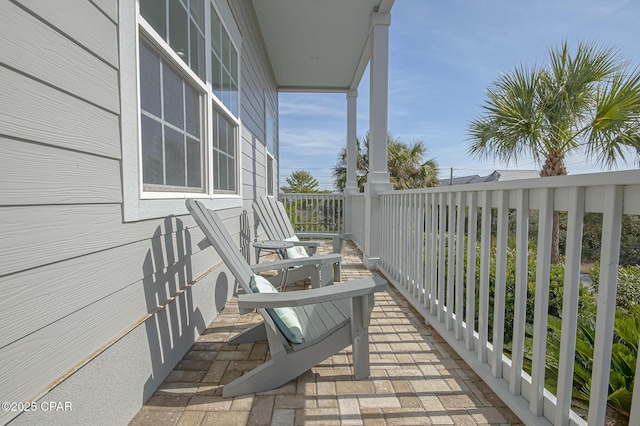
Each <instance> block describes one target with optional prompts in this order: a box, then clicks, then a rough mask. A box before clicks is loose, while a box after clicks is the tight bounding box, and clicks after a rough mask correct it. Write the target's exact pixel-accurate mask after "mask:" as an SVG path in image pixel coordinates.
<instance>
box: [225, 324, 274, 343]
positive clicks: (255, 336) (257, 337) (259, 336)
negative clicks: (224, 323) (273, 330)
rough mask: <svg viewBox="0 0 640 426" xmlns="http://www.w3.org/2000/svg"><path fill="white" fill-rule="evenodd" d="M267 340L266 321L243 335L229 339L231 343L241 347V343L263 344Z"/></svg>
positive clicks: (243, 332)
mask: <svg viewBox="0 0 640 426" xmlns="http://www.w3.org/2000/svg"><path fill="white" fill-rule="evenodd" d="M263 340H267V329H266V326H265V324H264V321H262V322H259V323H258V324H254V325H252V326H251V327H249V328H247V329H246V330H244V331H242V332H241V333H239V334H237V335H235V336H234V337H232V338H231V339H229V343H230V344H232V345H239V344H241V343H252V342H262V341H263Z"/></svg>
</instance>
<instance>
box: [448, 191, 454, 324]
mask: <svg viewBox="0 0 640 426" xmlns="http://www.w3.org/2000/svg"><path fill="white" fill-rule="evenodd" d="M448 204H449V215H448V216H449V218H448V220H447V236H448V237H447V250H448V251H447V303H446V307H447V315H446V316H445V320H446V325H447V330H451V329H452V328H453V321H452V320H453V292H454V286H455V281H454V280H455V273H456V272H455V232H456V202H455V194H454V193H453V192H450V193H449V202H448Z"/></svg>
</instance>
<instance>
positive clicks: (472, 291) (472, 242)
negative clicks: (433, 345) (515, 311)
mask: <svg viewBox="0 0 640 426" xmlns="http://www.w3.org/2000/svg"><path fill="white" fill-rule="evenodd" d="M468 198H469V202H468V204H469V208H468V212H469V214H468V226H467V236H468V237H467V295H466V297H467V306H466V324H467V328H466V334H465V341H466V348H467V350H468V351H472V350H473V341H474V333H473V331H474V328H475V316H476V313H475V307H476V232H477V230H478V197H477V194H476V193H475V192H471V193H469V195H468Z"/></svg>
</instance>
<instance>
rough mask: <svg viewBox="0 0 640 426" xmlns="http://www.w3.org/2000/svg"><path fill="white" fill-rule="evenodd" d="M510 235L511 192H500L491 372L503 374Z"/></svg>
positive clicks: (498, 374)
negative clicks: (508, 242)
mask: <svg viewBox="0 0 640 426" xmlns="http://www.w3.org/2000/svg"><path fill="white" fill-rule="evenodd" d="M508 236H509V193H508V192H507V191H506V190H502V191H499V192H498V233H497V237H496V240H497V241H496V277H495V280H496V281H495V282H496V288H495V296H494V304H493V342H492V343H493V363H492V365H491V373H492V374H493V377H495V378H498V379H499V378H501V377H503V376H502V353H503V348H504V318H505V314H504V308H505V294H506V287H507V238H508Z"/></svg>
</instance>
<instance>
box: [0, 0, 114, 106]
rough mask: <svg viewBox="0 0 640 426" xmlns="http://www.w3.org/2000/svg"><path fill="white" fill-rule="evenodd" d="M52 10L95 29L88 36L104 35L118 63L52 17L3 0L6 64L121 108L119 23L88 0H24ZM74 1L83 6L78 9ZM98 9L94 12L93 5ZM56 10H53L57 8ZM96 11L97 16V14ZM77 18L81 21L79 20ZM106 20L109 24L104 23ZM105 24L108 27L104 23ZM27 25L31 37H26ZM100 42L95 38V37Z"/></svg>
mask: <svg viewBox="0 0 640 426" xmlns="http://www.w3.org/2000/svg"><path fill="white" fill-rule="evenodd" d="M25 3H26V6H28V5H34V6H37V7H38V9H41V10H39V12H40V13H49V14H50V15H47V17H49V16H50V17H52V18H54V20H55V23H56V24H60V25H61V26H62V28H63V29H64V28H66V29H68V30H70V29H71V28H73V29H74V30H75V31H76V32H83V33H87V34H91V37H90V38H89V40H100V43H99V44H97V45H96V46H95V48H96V49H99V51H105V52H110V54H109V56H112V57H113V58H110V59H111V60H112V61H113V60H115V62H112V64H113V65H109V64H107V63H105V62H104V61H103V60H101V59H100V58H98V57H97V56H95V55H94V54H93V53H92V52H89V51H87V50H85V49H84V48H83V47H82V46H80V45H78V44H77V43H76V42H75V41H73V40H71V39H69V38H68V37H67V36H65V35H63V34H61V33H60V32H58V31H57V30H56V29H54V28H52V27H51V26H49V25H48V24H47V23H45V22H43V21H41V20H40V19H38V18H36V17H34V16H33V15H31V14H29V13H27V12H26V11H25V10H23V9H22V8H20V7H18V6H16V5H14V4H13V3H11V2H9V1H3V2H0V27H1V28H2V32H0V34H1V35H0V58H2V62H4V63H5V65H8V66H10V67H12V68H15V69H17V70H19V71H21V72H25V73H27V74H29V75H30V76H32V77H33V78H36V79H39V80H43V81H46V82H47V83H48V84H50V85H52V86H54V87H57V88H59V89H61V90H64V91H66V92H69V93H72V94H74V95H76V96H78V97H79V98H81V99H85V100H86V101H88V102H92V103H94V104H96V105H99V106H101V107H103V108H105V109H108V110H110V111H113V112H116V113H117V112H118V111H119V109H120V101H119V98H118V72H117V69H116V68H115V67H114V65H117V50H116V49H117V43H116V41H117V40H116V28H115V24H114V23H113V22H111V21H109V20H108V19H107V18H106V17H105V16H104V15H103V14H101V13H99V12H97V11H96V8H95V7H93V6H91V5H90V3H87V2H86V1H77V2H73V3H79V4H73V3H72V2H67V1H64V2H43V1H41V0H34V1H30V2H25ZM72 7H78V10H74V9H73V8H72ZM91 10H93V11H94V12H95V13H94V14H90V13H88V11H91ZM52 11H53V13H52ZM96 15H97V17H98V18H101V19H95V18H96ZM77 23H81V26H78V24H77ZM102 23H105V24H106V25H101V24H102ZM105 26H106V28H105ZM25 28H28V29H29V37H24V36H23V33H24V31H25ZM93 44H96V43H93ZM25 52H28V54H25Z"/></svg>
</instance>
